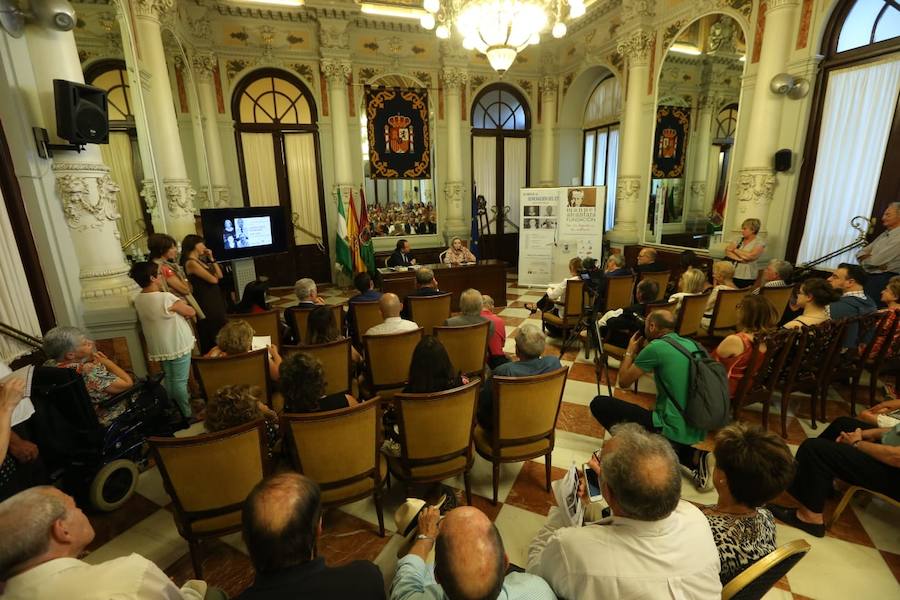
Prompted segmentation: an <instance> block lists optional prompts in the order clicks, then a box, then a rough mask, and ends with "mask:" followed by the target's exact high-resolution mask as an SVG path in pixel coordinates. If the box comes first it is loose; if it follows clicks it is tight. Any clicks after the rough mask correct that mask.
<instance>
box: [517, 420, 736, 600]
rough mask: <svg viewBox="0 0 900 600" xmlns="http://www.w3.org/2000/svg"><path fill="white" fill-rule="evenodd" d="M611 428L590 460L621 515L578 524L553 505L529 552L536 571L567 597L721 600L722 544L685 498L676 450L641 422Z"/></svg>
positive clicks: (614, 509)
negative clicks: (597, 454)
mask: <svg viewBox="0 0 900 600" xmlns="http://www.w3.org/2000/svg"><path fill="white" fill-rule="evenodd" d="M611 433H612V438H610V439H608V440H606V442H605V443H604V444H603V450H602V453H601V455H600V461H599V463H598V462H597V460H596V459H592V460H591V462H590V463H589V465H590V468H592V469H594V470H595V472H597V474H598V476H599V478H600V481H601V492H602V494H603V498H604V499H605V500H606V501H607V502H608V503H609V507H610V509H611V510H612V515H613V516H611V517H608V518H606V519H603V520H601V521H600V522H599V523H595V524H587V525H584V526H582V527H571V526H568V518H567V516H566V515H565V514H564V513H563V512H562V511H560V509H559V508H557V507H553V508H551V509H550V514H549V515H548V519H547V523H546V524H545V525H544V527H543V528H542V529H541V530H540V531H539V532H538V534H537V536H536V537H535V538H534V540H533V541H532V542H531V547H530V548H529V550H528V572H529V573H534V574H535V575H539V576H541V577H543V578H544V579H545V580H546V581H547V583H549V584H550V587H552V588H553V591H554V592H556V594H557V595H558V596H559V597H561V598H675V597H678V598H693V599H695V600H719V599H720V598H721V593H722V584H721V583H720V581H719V555H718V552H717V551H716V545H715V542H714V541H713V536H712V533H711V532H710V528H709V524H708V523H707V521H706V519H705V518H704V517H703V513H701V512H700V510H699V509H698V508H696V507H695V506H693V505H692V504H690V503H689V502H686V501H684V500H680V494H681V476H680V475H679V472H678V461H677V460H676V458H675V455H674V454H673V451H672V447H671V446H670V445H669V444H668V443H667V442H666V440H665V439H663V438H662V437H660V436H658V435H655V434H652V433H648V432H647V431H646V430H644V429H643V428H641V427H640V426H639V425H635V424H625V425H618V426H616V427H615V428H613V430H612V431H611ZM582 499H583V500H584V497H582ZM591 509H593V506H590V505H589V506H588V507H587V510H588V511H590V513H593V512H594V511H593V510H591ZM590 513H589V514H588V515H586V516H590Z"/></svg>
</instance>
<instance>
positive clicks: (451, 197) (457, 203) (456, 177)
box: [441, 67, 469, 236]
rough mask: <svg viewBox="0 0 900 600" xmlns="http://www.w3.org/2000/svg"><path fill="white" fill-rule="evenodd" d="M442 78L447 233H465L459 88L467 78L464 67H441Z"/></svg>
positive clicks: (449, 234) (462, 234)
mask: <svg viewBox="0 0 900 600" xmlns="http://www.w3.org/2000/svg"><path fill="white" fill-rule="evenodd" d="M441 78H442V80H443V82H444V94H445V95H446V103H445V105H444V110H445V111H446V112H445V114H446V117H447V121H446V124H447V174H446V179H445V181H444V198H445V199H446V200H447V225H446V228H447V234H448V236H455V235H459V236H465V235H466V234H467V233H468V232H469V227H468V226H467V225H466V221H465V218H464V216H463V187H464V186H463V172H462V142H461V131H460V130H461V128H462V107H461V105H460V90H461V88H462V86H464V85H465V84H466V82H467V81H468V79H469V75H468V73H467V72H466V71H465V70H464V69H460V68H455V67H444V69H443V71H442V72H441Z"/></svg>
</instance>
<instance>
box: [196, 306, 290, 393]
mask: <svg viewBox="0 0 900 600" xmlns="http://www.w3.org/2000/svg"><path fill="white" fill-rule="evenodd" d="M255 333H256V332H255V331H253V327H251V326H250V323H248V322H247V321H245V320H243V319H233V320H230V321H228V322H227V323H225V326H224V327H222V329H220V330H219V333H217V334H216V345H215V346H213V348H212V349H211V350H210V351H209V352H207V353H206V354H205V355H204V357H205V358H221V357H223V356H234V355H236V354H243V353H245V352H250V351H251V350H252V349H253V336H254V335H255ZM279 367H281V354H279V353H278V346H275V345H273V344H269V378H270V379H271V380H272V381H278V377H279Z"/></svg>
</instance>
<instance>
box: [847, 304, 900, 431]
mask: <svg viewBox="0 0 900 600" xmlns="http://www.w3.org/2000/svg"><path fill="white" fill-rule="evenodd" d="M879 335H880V334H879ZM863 370H864V371H868V372H869V406H874V405H875V392H876V390H877V388H878V378H879V377H880V376H881V373H882V371H884V370H887V371H891V372H893V373H896V372H898V371H900V318H897V319H895V320H894V323H893V325H892V326H891V327H890V329H888V330H886V331H885V332H884V342H882V344H881V348H879V349H878V351H877V352H875V353H874V356H872V357H871V361H870V362H867V363H866V364H865V365H863ZM850 414H851V415H855V414H856V389H855V386H854V387H853V388H852V389H851V390H850Z"/></svg>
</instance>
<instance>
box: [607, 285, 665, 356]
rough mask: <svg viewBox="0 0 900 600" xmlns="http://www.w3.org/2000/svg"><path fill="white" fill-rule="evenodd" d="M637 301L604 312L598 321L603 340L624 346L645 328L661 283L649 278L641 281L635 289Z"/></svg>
mask: <svg viewBox="0 0 900 600" xmlns="http://www.w3.org/2000/svg"><path fill="white" fill-rule="evenodd" d="M635 294H636V296H637V298H636V300H637V302H636V303H635V304H632V305H631V306H628V307H626V308H617V309H615V310H610V311H607V312H605V313H603V316H602V317H600V319H599V320H598V321H597V324H598V325H600V328H601V329H600V332H601V334H602V335H603V341H604V342H607V343H610V344H612V345H613V346H618V347H620V348H624V347H625V346H627V345H628V340H630V339H631V336H633V335H634V334H635V333H636V332H638V331H642V330H643V329H644V317H646V316H647V310H648V307H649V306H650V304H651V303H652V302H653V301H654V300H656V296H657V294H659V284H658V283H656V282H655V281H651V280H649V279H644V280H642V281H639V282H638V284H637V288H636V289H635Z"/></svg>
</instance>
